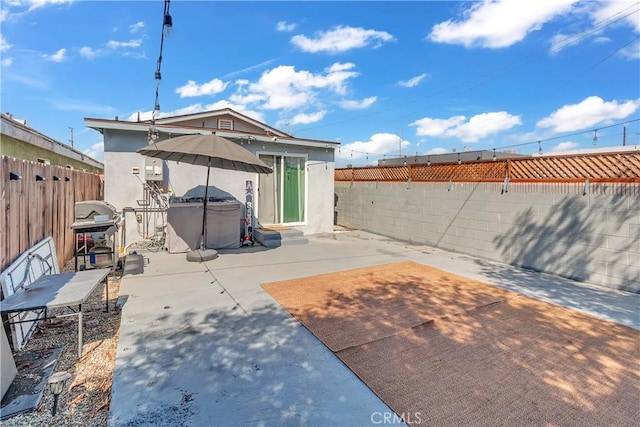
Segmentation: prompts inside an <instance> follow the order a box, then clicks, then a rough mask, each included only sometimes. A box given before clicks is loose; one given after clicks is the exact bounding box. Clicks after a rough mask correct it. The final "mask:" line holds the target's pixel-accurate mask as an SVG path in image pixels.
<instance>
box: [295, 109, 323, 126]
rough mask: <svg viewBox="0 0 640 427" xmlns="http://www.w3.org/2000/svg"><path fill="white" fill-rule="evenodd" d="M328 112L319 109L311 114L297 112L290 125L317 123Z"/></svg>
mask: <svg viewBox="0 0 640 427" xmlns="http://www.w3.org/2000/svg"><path fill="white" fill-rule="evenodd" d="M325 114H327V112H326V111H318V112H315V113H311V114H305V113H300V114H296V115H295V116H294V117H293V119H291V121H290V122H289V124H290V125H300V124H302V125H308V124H310V123H316V122H319V121H320V120H322V118H323V117H324V115H325Z"/></svg>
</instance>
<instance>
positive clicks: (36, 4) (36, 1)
mask: <svg viewBox="0 0 640 427" xmlns="http://www.w3.org/2000/svg"><path fill="white" fill-rule="evenodd" d="M73 2H74V0H27V1H26V3H27V4H28V5H29V10H34V9H38V8H40V7H44V6H47V5H50V4H65V3H73Z"/></svg>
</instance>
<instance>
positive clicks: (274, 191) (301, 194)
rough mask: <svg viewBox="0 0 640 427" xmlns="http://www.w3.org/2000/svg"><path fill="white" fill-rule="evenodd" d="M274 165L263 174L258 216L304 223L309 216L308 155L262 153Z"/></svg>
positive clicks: (270, 221) (265, 220)
mask: <svg viewBox="0 0 640 427" xmlns="http://www.w3.org/2000/svg"><path fill="white" fill-rule="evenodd" d="M260 159H261V160H262V161H264V162H265V163H266V164H267V165H269V166H271V167H272V168H273V173H271V174H269V175H265V174H260V180H259V187H258V220H259V221H260V223H261V224H266V225H268V224H291V223H301V222H304V219H305V211H304V207H305V189H306V187H305V186H306V179H305V171H306V160H305V158H304V157H298V156H287V155H272V154H260Z"/></svg>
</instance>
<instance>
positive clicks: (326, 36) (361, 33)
mask: <svg viewBox="0 0 640 427" xmlns="http://www.w3.org/2000/svg"><path fill="white" fill-rule="evenodd" d="M393 40H394V38H393V36H392V35H391V34H389V33H387V32H385V31H375V30H365V29H364V28H354V27H345V26H338V27H335V28H334V29H332V30H330V31H319V32H317V33H315V34H314V37H313V38H309V37H307V36H304V35H301V34H299V35H296V36H293V37H292V38H291V43H293V44H294V45H295V46H297V47H299V48H300V49H301V50H302V51H304V52H310V53H318V52H326V53H338V52H345V51H347V50H351V49H357V48H363V47H366V46H369V45H372V46H373V47H374V48H377V47H380V46H382V44H384V43H386V42H391V41H393Z"/></svg>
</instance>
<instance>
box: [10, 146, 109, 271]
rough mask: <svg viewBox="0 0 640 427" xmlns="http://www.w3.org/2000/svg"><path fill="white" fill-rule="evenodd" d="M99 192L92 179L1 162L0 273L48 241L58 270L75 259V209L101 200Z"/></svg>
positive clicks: (36, 165)
mask: <svg viewBox="0 0 640 427" xmlns="http://www.w3.org/2000/svg"><path fill="white" fill-rule="evenodd" d="M18 177H19V179H18ZM102 186H103V184H102V177H101V176H100V175H97V174H92V173H87V172H82V171H78V170H74V169H68V168H64V167H61V166H52V165H45V164H42V163H36V162H31V161H26V160H20V159H15V158H12V157H7V156H1V157H0V271H2V270H4V269H5V268H6V267H8V266H9V265H10V264H11V263H12V262H13V261H14V260H15V259H16V258H17V257H18V256H20V254H22V253H23V252H24V251H26V250H27V249H29V248H30V247H31V246H33V245H34V244H36V243H38V242H39V241H40V240H42V239H44V238H45V237H48V236H52V237H53V240H54V242H55V245H56V253H57V256H58V262H59V263H60V267H62V266H63V265H64V264H65V263H66V261H68V260H70V259H71V258H72V257H73V253H74V241H73V239H74V233H73V230H71V224H72V223H73V220H74V206H75V203H76V202H79V201H83V200H100V199H102Z"/></svg>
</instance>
